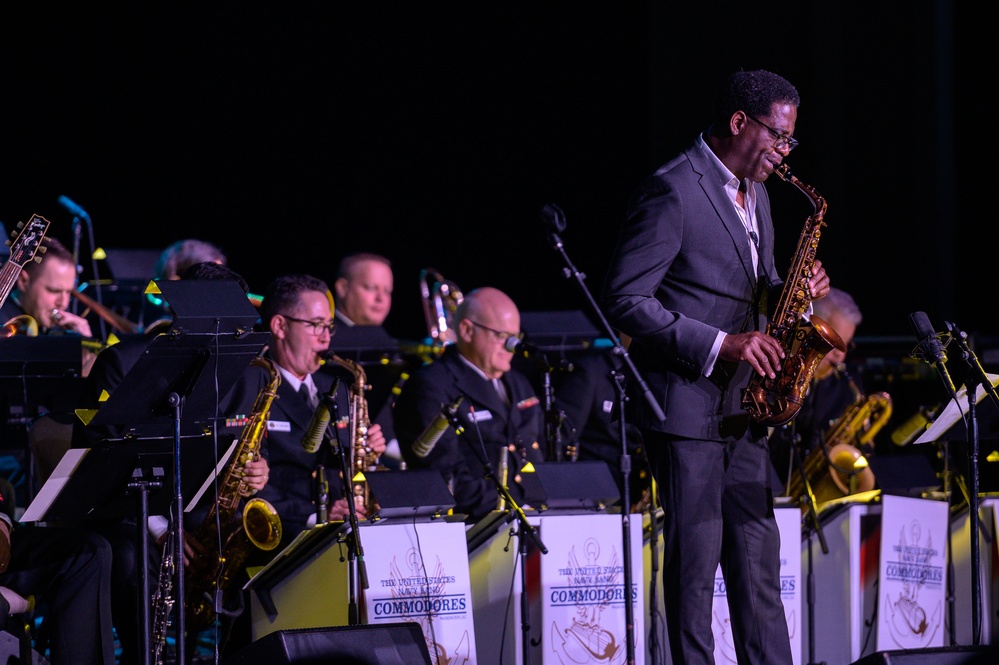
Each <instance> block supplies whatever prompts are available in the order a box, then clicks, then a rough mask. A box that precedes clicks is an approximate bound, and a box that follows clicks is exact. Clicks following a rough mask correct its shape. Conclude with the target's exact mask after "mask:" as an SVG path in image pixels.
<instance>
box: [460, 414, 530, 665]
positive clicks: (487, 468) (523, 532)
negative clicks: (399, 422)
mask: <svg viewBox="0 0 999 665" xmlns="http://www.w3.org/2000/svg"><path fill="white" fill-rule="evenodd" d="M444 413H448V420H449V421H450V423H451V426H452V427H453V428H454V431H455V433H456V434H458V435H459V436H465V428H464V427H463V426H462V424H461V421H459V420H458V414H457V412H455V413H453V414H452V413H449V412H447V411H445V412H444ZM472 422H476V421H475V420H473V421H472ZM476 433H478V427H476ZM468 447H469V449H471V450H472V451H473V452H474V453H475V456H476V457H477V458H478V459H479V462H480V463H481V464H482V470H483V473H484V475H485V477H486V479H487V480H491V481H492V483H493V485H494V486H495V487H496V492H497V494H499V496H500V497H501V498H502V499H503V501H504V502H505V505H506V506H507V507H508V509H509V510H510V512H512V513H513V514H514V516H515V517H516V518H517V523H518V525H519V527H518V531H517V539H518V552H519V555H518V556H519V558H520V630H521V635H522V637H521V645H520V650H521V663H520V665H530V663H531V618H530V615H531V602H530V598H529V597H528V595H527V556H528V554H529V551H528V547H527V541H528V538H530V540H531V542H533V543H534V546H535V547H536V548H538V551H539V552H541V553H542V554H548V548H547V547H545V544H544V543H543V542H541V536H540V535H538V530H537V529H536V528H535V527H534V525H532V524H531V523H530V522H528V521H527V515H526V514H525V513H524V509H523V508H521V507H520V505H519V504H518V503H517V502H516V501H515V500H514V498H513V495H511V494H510V490H509V489H508V488H507V486H506V485H505V484H503V482H501V481H500V479H499V478H498V477H497V476H496V472H495V471H494V470H493V465H492V464H490V463H489V460H488V456H487V455H486V450H485V445H484V444H483V442H482V435H481V434H479V441H478V445H469V446H468ZM507 454H508V453H507V452H506V451H504V453H503V455H504V458H505V456H506V455H507Z"/></svg>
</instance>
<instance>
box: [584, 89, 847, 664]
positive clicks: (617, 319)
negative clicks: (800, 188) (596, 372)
mask: <svg viewBox="0 0 999 665" xmlns="http://www.w3.org/2000/svg"><path fill="white" fill-rule="evenodd" d="M799 103H800V99H799V96H798V91H797V90H796V89H795V88H794V86H792V85H791V84H790V83H789V82H788V81H786V80H785V79H784V78H782V77H780V76H778V75H776V74H773V73H771V72H767V71H763V70H756V71H737V72H735V73H734V74H732V75H731V76H729V77H727V78H726V80H725V81H724V83H723V85H722V86H721V87H720V88H719V90H718V93H717V96H716V98H715V105H714V109H713V112H712V115H711V117H710V125H709V126H708V127H707V128H706V129H705V130H704V131H703V132H702V133H701V134H700V135H699V136H697V137H696V138H695V139H694V141H693V142H692V143H691V144H690V145H688V146H687V147H686V149H685V150H683V151H682V152H681V153H679V154H678V155H676V156H675V157H673V158H672V159H671V160H670V161H669V162H667V163H666V164H664V165H663V166H661V167H660V168H659V169H658V170H656V172H655V173H653V174H651V175H650V176H649V177H648V178H647V179H646V180H645V181H644V182H643V183H642V184H641V185H640V186H639V187H638V189H637V190H636V192H635V195H634V196H633V198H632V199H631V201H630V202H629V207H628V214H627V219H626V220H625V222H624V224H623V225H622V227H621V232H620V237H619V239H618V243H617V247H616V248H615V250H614V252H613V253H612V256H611V260H610V264H609V267H608V271H607V277H606V281H605V283H604V289H603V295H602V301H601V305H602V308H603V310H604V313H605V314H606V316H607V320H608V321H609V322H610V323H611V325H613V326H614V327H615V328H616V329H618V330H620V332H621V333H622V334H623V335H627V336H628V337H630V338H631V339H632V342H631V345H630V346H629V353H630V355H631V357H632V358H633V360H634V363H635V366H636V368H637V369H638V371H639V372H641V373H642V375H643V377H644V379H645V380H646V381H647V382H648V384H649V388H650V390H651V393H652V395H653V397H654V399H655V400H656V402H657V403H658V404H659V406H660V408H661V412H662V413H664V414H665V419H660V418H659V417H657V416H658V414H657V413H656V412H655V411H652V410H650V409H649V408H648V405H647V404H646V403H645V401H644V400H642V399H632V400H631V406H633V407H634V408H635V409H636V411H637V413H635V414H633V416H632V418H633V419H634V420H633V421H634V422H635V423H636V424H637V425H638V426H639V428H640V429H641V430H642V440H643V442H644V445H645V451H646V454H647V455H648V457H649V461H650V463H651V465H652V468H653V473H654V477H655V480H656V483H657V485H658V487H659V490H660V491H659V493H658V494H659V497H660V498H661V500H662V503H663V509H664V518H665V522H664V526H663V536H664V547H663V550H664V561H663V566H662V571H663V585H662V590H663V600H664V603H665V607H666V624H667V629H668V634H669V644H670V650H671V652H672V656H673V658H672V660H673V662H674V663H680V662H683V663H713V662H714V647H715V645H714V635H713V632H712V605H713V600H714V599H713V594H712V589H713V588H714V581H715V572H716V570H717V569H718V566H719V564H720V565H721V568H722V570H723V572H724V577H725V582H726V589H727V598H728V605H729V609H730V616H731V620H732V621H731V629H732V634H733V638H734V642H735V649H736V652H737V654H738V659H739V662H740V663H745V664H750V663H756V664H760V665H762V664H764V663H765V664H766V665H781V664H783V665H790V663H791V662H792V657H791V646H790V637H789V633H788V627H787V623H786V620H785V616H784V606H783V604H782V602H781V594H780V533H779V531H778V529H777V522H776V518H775V515H774V510H773V494H772V486H771V475H772V474H771V465H770V459H769V454H768V451H767V441H766V437H767V427H766V426H765V424H763V423H760V422H753V421H751V420H750V418H749V415H750V414H749V413H747V410H746V409H745V408H744V407H743V403H742V395H743V393H744V389H745V387H746V386H747V384H748V383H750V381H751V380H753V379H752V377H753V375H754V374H755V375H756V376H761V377H762V376H766V377H768V378H770V379H774V378H776V376H777V372H778V371H779V370H780V368H781V364H782V362H784V361H785V357H786V355H787V354H786V353H785V352H784V350H783V348H782V346H781V344H780V342H779V341H778V340H777V338H776V337H774V336H771V335H768V334H767V333H766V329H767V327H768V316H769V314H770V312H769V311H768V307H767V304H766V298H765V296H766V295H767V291H768V290H769V287H770V286H771V285H776V286H779V285H780V284H781V283H782V282H783V281H784V280H783V279H782V278H781V276H780V275H779V274H778V273H777V270H776V269H775V264H774V233H775V229H774V223H773V219H772V217H771V212H770V199H769V196H768V193H767V189H766V187H764V186H763V184H762V183H764V181H766V180H767V179H768V178H769V177H770V175H771V174H773V173H774V172H775V171H777V170H778V168H779V167H780V166H782V165H783V162H784V159H785V158H786V157H787V156H788V154H789V153H790V152H791V150H792V149H793V148H794V147H795V146H796V145H797V144H798V142H797V140H795V139H794V138H792V135H793V134H794V130H795V125H796V123H797V120H798V105H799ZM778 186H780V185H778ZM806 281H807V283H806V284H795V286H796V287H797V288H798V289H801V290H807V292H808V294H809V296H810V297H811V299H817V298H821V297H823V296H825V295H826V293H828V291H829V278H828V276H827V275H826V273H825V270H824V269H823V268H822V265H821V262H819V261H814V262H813V263H811V264H809V274H808V276H807V280H806ZM776 295H777V294H776V293H775V294H774V296H775V298H776Z"/></svg>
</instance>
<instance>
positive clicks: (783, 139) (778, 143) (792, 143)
mask: <svg viewBox="0 0 999 665" xmlns="http://www.w3.org/2000/svg"><path fill="white" fill-rule="evenodd" d="M746 117H747V118H749V119H750V120H752V121H753V122H755V123H757V124H760V125H763V126H764V127H766V129H767V131H768V132H770V134H771V135H772V136H773V137H774V150H780V149H781V148H787V151H788V152H791V151H792V150H794V149H795V148H797V147H798V142H797V141H796V140H795V139H793V138H791V137H790V136H788V135H787V134H784V133H783V132H778V131H777V130H776V129H774V128H773V127H771V126H770V125H768V124H767V123H765V122H763V121H762V120H757V119H756V118H754V117H753V116H751V115H749V114H748V113H747V114H746Z"/></svg>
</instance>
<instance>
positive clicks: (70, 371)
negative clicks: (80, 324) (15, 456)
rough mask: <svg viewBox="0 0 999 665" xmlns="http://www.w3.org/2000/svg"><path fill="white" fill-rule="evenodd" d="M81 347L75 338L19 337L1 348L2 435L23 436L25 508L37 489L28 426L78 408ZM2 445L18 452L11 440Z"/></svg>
mask: <svg viewBox="0 0 999 665" xmlns="http://www.w3.org/2000/svg"><path fill="white" fill-rule="evenodd" d="M81 347H82V338H81V337H80V336H79V335H72V334H66V335H42V336H40V337H26V336H23V335H16V336H13V337H8V338H6V339H4V340H3V344H0V418H2V419H3V421H2V422H0V430H4V429H6V430H7V431H8V432H14V431H15V430H17V431H21V430H22V429H23V431H24V440H23V448H24V464H25V467H26V469H25V484H26V496H25V497H23V498H24V503H23V504H22V505H27V504H29V503H31V501H32V500H33V499H34V498H35V489H36V488H35V468H34V466H35V465H34V456H33V455H32V454H31V449H30V446H29V445H28V436H27V430H28V427H29V426H30V424H31V423H32V422H34V420H35V419H36V418H37V417H38V416H41V415H44V414H46V413H67V414H68V413H72V410H73V407H74V406H76V405H77V404H78V403H79V398H80V389H81V386H82V378H81V359H82V357H83V350H82V348H81ZM17 438H18V439H19V438H20V436H18V437H17ZM3 443H4V447H8V448H13V447H16V446H12V445H10V442H9V441H4V442H3Z"/></svg>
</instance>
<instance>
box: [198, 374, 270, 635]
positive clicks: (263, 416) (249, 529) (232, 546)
mask: <svg viewBox="0 0 999 665" xmlns="http://www.w3.org/2000/svg"><path fill="white" fill-rule="evenodd" d="M251 364H252V365H257V366H258V367H263V368H265V369H267V371H268V372H269V373H270V381H269V383H268V384H267V386H265V387H264V389H263V390H261V391H260V393H259V394H258V395H257V399H256V401H255V402H254V404H253V411H252V413H251V414H250V417H249V420H248V422H247V423H246V425H245V426H244V427H243V432H242V434H241V435H240V439H239V445H237V446H236V450H234V451H233V456H232V461H231V462H230V463H229V466H228V468H227V469H226V472H225V477H224V478H223V481H222V486H221V489H220V490H219V495H218V501H217V502H216V503H215V504H213V506H212V508H211V509H210V510H209V513H208V516H207V517H206V518H205V521H204V522H203V523H202V525H201V527H200V528H199V529H198V531H197V532H196V535H195V536H194V537H195V538H196V539H197V542H199V543H200V544H201V546H202V547H203V548H204V550H205V552H206V556H205V557H203V558H199V559H197V560H195V561H192V562H191V565H189V566H187V567H185V572H186V582H185V584H186V586H185V590H186V591H185V593H186V594H187V595H186V598H187V602H186V603H185V604H186V608H185V609H186V614H185V621H186V627H187V628H189V629H190V630H191V631H192V632H198V631H201V630H205V629H206V628H209V627H210V626H211V625H212V624H213V623H214V622H215V619H216V610H215V602H214V601H215V597H216V595H217V594H216V591H222V592H223V593H225V592H226V591H227V590H228V589H229V587H231V586H232V582H233V581H234V579H235V573H236V572H237V571H239V569H240V568H241V567H242V564H243V562H244V561H245V560H246V557H247V556H248V555H249V553H250V551H251V550H250V546H251V545H252V546H255V547H256V548H258V549H261V550H264V551H269V550H272V549H274V548H275V547H277V546H278V545H279V544H280V542H281V518H280V517H278V514H277V511H276V510H275V509H274V506H272V505H271V503H270V502H269V501H265V500H264V499H258V498H254V499H251V500H250V501H247V502H246V506H245V507H244V508H243V519H242V521H241V522H238V523H237V522H235V521H234V519H233V518H234V517H235V515H236V510H237V508H238V506H239V501H240V498H241V497H242V494H243V492H245V490H246V484H245V482H244V481H243V467H244V466H245V465H246V464H247V462H251V461H255V460H257V459H259V458H260V445H261V440H262V439H263V435H264V432H265V431H266V429H267V413H268V412H269V411H270V408H271V403H272V402H273V401H274V399H275V398H276V397H277V389H278V386H279V385H281V374H280V373H279V372H278V370H277V368H276V367H275V366H274V364H273V363H272V362H270V361H269V360H267V359H265V358H254V359H253V362H252V363H251ZM216 514H217V516H218V520H216ZM219 525H221V529H222V534H221V538H220V537H219ZM219 543H221V544H222V545H221V551H220V550H219Z"/></svg>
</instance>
